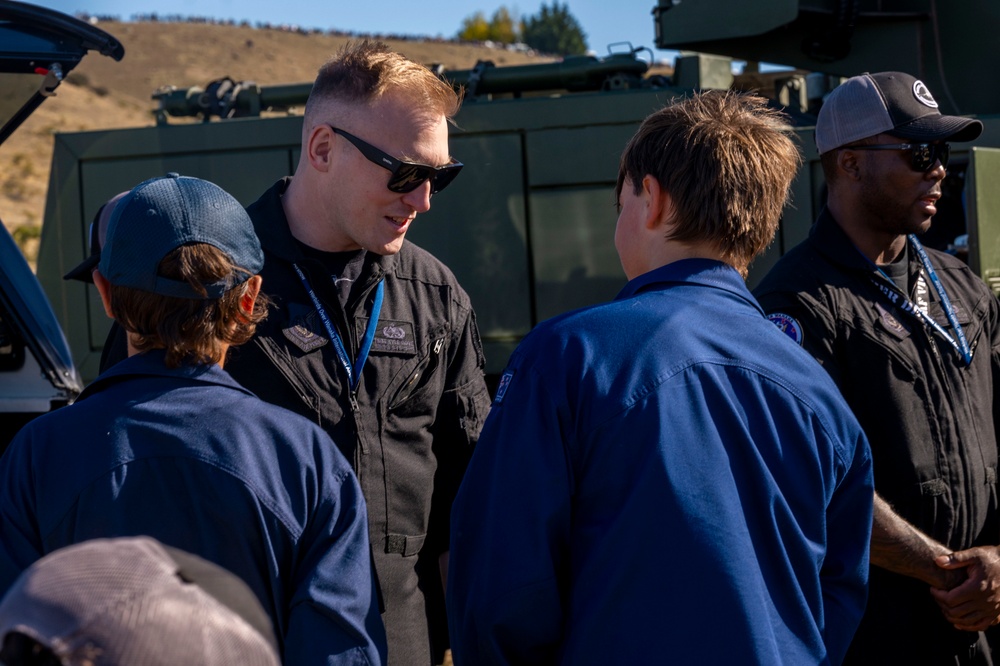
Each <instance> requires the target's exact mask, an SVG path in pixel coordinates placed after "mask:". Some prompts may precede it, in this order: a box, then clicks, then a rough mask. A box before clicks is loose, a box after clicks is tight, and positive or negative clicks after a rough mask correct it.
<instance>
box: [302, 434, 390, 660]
mask: <svg viewBox="0 0 1000 666" xmlns="http://www.w3.org/2000/svg"><path fill="white" fill-rule="evenodd" d="M320 446H321V447H329V448H328V450H329V451H330V452H335V451H336V448H335V447H334V445H333V443H332V442H329V441H327V442H326V443H325V444H321V445H320ZM337 467H338V469H337V471H335V472H333V471H330V468H329V467H328V466H327V467H321V468H320V472H319V473H320V475H321V477H320V478H319V479H318V485H319V489H318V491H317V492H319V493H320V497H319V502H318V507H317V510H316V512H315V514H314V516H313V519H312V520H310V521H309V525H308V527H307V530H306V533H305V534H303V537H302V540H301V543H303V544H305V545H306V546H305V549H304V551H303V552H302V553H301V554H300V562H299V563H298V566H297V568H296V573H295V586H294V591H293V593H292V594H293V598H292V601H291V605H290V606H291V607H290V611H289V618H288V631H287V632H286V635H285V654H284V663H286V664H327V665H331V666H332V665H333V664H350V665H352V666H353V665H354V664H369V665H374V664H384V663H386V638H385V628H384V627H383V625H382V618H381V616H380V615H379V610H378V600H377V596H376V593H375V583H374V578H373V576H372V566H371V553H370V549H369V548H370V547H369V543H368V513H367V510H366V508H365V501H364V497H363V496H362V494H361V487H360V485H359V484H358V481H357V478H356V477H355V476H354V474H353V473H352V472H351V471H350V469H349V468H348V466H347V463H346V461H343V464H342V465H338V466H337ZM324 470H326V478H322V474H323V473H324Z"/></svg>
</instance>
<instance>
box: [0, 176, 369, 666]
mask: <svg viewBox="0 0 1000 666" xmlns="http://www.w3.org/2000/svg"><path fill="white" fill-rule="evenodd" d="M263 263H264V254H263V252H262V250H261V247H260V243H259V241H258V240H257V236H256V234H255V232H254V229H253V223H252V222H251V221H250V217H249V216H248V215H247V213H246V211H245V210H244V209H243V207H242V206H241V205H240V204H239V202H238V201H236V199H234V198H233V197H232V196H230V195H229V194H228V193H226V192H225V191H223V190H222V189H221V188H219V187H218V186H216V185H213V184H212V183H209V182H207V181H204V180H199V179H197V178H187V177H183V176H178V175H177V174H170V175H168V176H167V177H164V178H154V179H151V180H148V181H145V182H143V183H141V184H139V185H137V186H136V187H135V188H133V189H132V190H131V191H130V192H129V193H128V194H127V195H126V196H125V197H123V198H122V199H121V200H120V201H119V202H118V203H117V205H116V206H115V207H114V212H113V213H112V215H111V218H110V220H109V222H108V228H107V242H106V243H105V245H104V247H103V248H101V253H100V260H99V262H98V265H97V270H96V271H94V273H93V278H94V284H95V285H96V287H97V289H98V291H99V292H100V295H101V299H102V301H103V304H104V308H105V310H106V312H107V313H108V315H109V316H111V317H113V318H114V319H115V321H116V322H117V323H118V324H119V325H120V326H121V328H122V329H124V330H125V331H126V332H127V336H128V357H127V358H125V359H123V360H121V361H119V362H118V363H117V364H115V365H114V366H113V367H112V368H110V369H109V370H107V371H106V372H104V373H102V374H101V375H100V376H99V377H98V378H97V379H96V380H94V382H93V383H91V384H90V385H89V386H88V387H87V388H86V390H84V392H83V393H82V394H81V395H80V397H79V398H78V399H77V401H76V402H75V403H74V404H72V405H70V406H69V407H66V408H64V409H60V410H57V411H55V412H51V413H50V414H48V415H46V417H45V418H38V419H36V420H34V421H32V422H31V423H29V424H28V425H27V426H25V428H24V429H22V430H21V432H20V433H18V435H17V437H16V438H15V439H14V441H13V442H12V443H11V445H10V447H9V448H8V450H7V452H6V453H5V455H4V456H3V458H2V459H0V594H2V593H4V592H5V591H7V589H8V588H9V587H10V586H11V585H12V584H13V583H14V580H15V579H16V578H17V576H18V575H19V574H20V573H21V572H22V571H23V570H24V569H26V568H27V567H28V566H30V565H31V564H32V563H33V562H34V561H36V560H38V559H39V558H41V557H43V556H44V555H46V554H48V553H50V552H52V551H53V550H56V549H58V548H60V547H63V546H67V545H69V544H73V543H78V542H80V541H84V540H87V539H93V538H101V537H113V536H130V535H141V534H145V535H149V536H152V537H154V538H156V539H158V540H160V541H162V542H163V543H164V544H167V545H170V546H173V547H176V548H181V549H183V550H185V551H188V552H191V553H194V554H196V555H199V556H201V557H203V558H205V559H207V560H210V561H212V562H215V563H216V564H219V565H221V566H223V567H225V568H226V569H229V570H230V571H232V572H233V573H235V574H236V575H238V576H240V577H241V578H242V579H244V580H245V581H246V582H247V584H248V585H249V586H250V588H251V589H252V590H253V591H254V593H255V594H256V595H257V597H258V599H259V600H260V602H261V604H262V605H263V606H264V608H265V610H266V611H267V612H268V614H269V615H270V617H271V620H272V622H273V623H274V627H275V629H276V634H277V639H278V642H279V646H280V651H281V654H282V657H283V660H284V662H285V663H288V664H347V663H350V664H354V663H367V664H379V663H383V662H384V661H385V653H386V644H385V631H384V628H383V626H382V621H381V618H380V616H379V608H378V602H377V597H376V593H375V586H374V581H373V578H372V572H371V554H370V550H369V544H368V530H367V511H366V506H365V501H364V498H363V496H362V494H361V488H360V486H359V484H358V481H357V479H356V477H355V476H354V473H353V472H352V471H351V467H350V465H349V463H348V462H347V460H346V459H345V458H344V456H343V455H342V454H341V453H340V451H339V450H338V448H337V447H336V445H335V444H334V443H333V442H332V441H331V440H330V438H329V436H328V435H327V434H326V433H325V432H324V431H323V430H321V429H320V428H319V427H318V426H317V425H316V424H315V423H312V422H310V421H309V420H308V419H306V418H304V417H301V416H298V415H296V414H294V413H292V412H290V411H287V410H285V409H283V408H280V407H277V406H275V405H271V404H269V403H265V402H263V401H262V400H260V399H259V398H257V397H256V396H255V395H253V394H252V393H251V392H250V391H248V390H247V389H244V388H243V387H241V386H240V385H239V384H237V383H236V381H235V380H234V379H233V378H232V377H230V376H229V374H228V373H226V372H225V371H224V370H223V368H222V366H223V364H224V363H225V360H226V356H227V353H228V350H229V348H230V347H231V346H233V345H239V344H241V343H243V342H245V341H246V340H248V339H249V338H250V337H251V336H252V335H253V333H254V329H255V327H256V325H257V323H258V322H260V321H261V320H262V319H263V318H264V316H265V315H266V313H267V307H266V302H265V300H264V299H262V298H260V296H259V294H260V286H261V277H260V276H259V275H258V272H259V271H260V270H261V268H262V266H263ZM50 417H51V418H50ZM181 661H184V660H181Z"/></svg>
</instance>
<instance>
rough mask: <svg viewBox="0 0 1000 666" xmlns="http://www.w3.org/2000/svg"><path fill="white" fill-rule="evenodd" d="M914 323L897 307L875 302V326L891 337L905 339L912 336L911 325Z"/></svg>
mask: <svg viewBox="0 0 1000 666" xmlns="http://www.w3.org/2000/svg"><path fill="white" fill-rule="evenodd" d="M912 325H913V323H912V321H909V320H908V319H907V318H906V317H905V316H904V315H903V313H902V312H900V311H899V310H898V309H896V308H892V309H891V310H890V309H889V308H886V307H885V306H884V305H882V304H881V303H875V321H874V326H875V328H876V329H877V330H880V331H883V332H884V333H886V334H888V335H889V336H890V337H891V338H893V339H896V340H905V339H906V338H908V337H910V333H911V331H910V327H911V326H912Z"/></svg>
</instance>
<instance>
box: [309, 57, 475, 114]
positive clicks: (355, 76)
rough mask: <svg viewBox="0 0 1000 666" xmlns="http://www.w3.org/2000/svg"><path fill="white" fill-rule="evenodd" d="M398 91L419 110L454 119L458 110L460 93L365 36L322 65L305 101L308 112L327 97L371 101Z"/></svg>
mask: <svg viewBox="0 0 1000 666" xmlns="http://www.w3.org/2000/svg"><path fill="white" fill-rule="evenodd" d="M392 92H399V93H402V94H403V95H405V96H406V98H407V99H408V100H410V101H411V102H412V103H413V104H414V105H415V108H416V109H417V110H419V111H425V112H432V113H436V114H441V115H443V116H444V117H445V118H448V119H451V118H453V117H454V116H455V114H456V113H458V109H459V107H460V106H461V96H460V94H459V93H457V92H455V90H454V88H452V86H451V85H450V84H449V83H447V82H446V81H444V80H443V79H441V78H440V77H438V76H437V75H436V74H434V72H432V71H431V70H430V69H428V68H427V67H425V66H424V65H420V64H418V63H415V62H413V61H412V60H409V59H407V58H406V57H404V56H403V55H401V54H399V53H396V52H395V51H393V50H392V49H390V48H389V46H388V45H387V44H385V43H383V42H379V41H374V40H370V39H365V40H362V41H360V42H348V43H347V44H346V45H345V46H343V47H342V48H341V49H340V50H339V51H338V52H337V54H336V55H335V56H334V57H333V58H331V59H330V60H328V61H327V62H326V63H324V64H323V66H322V67H320V69H319V74H318V75H317V77H316V81H315V82H314V83H313V87H312V91H311V92H310V94H309V99H308V101H307V102H306V108H305V115H306V117H307V118H309V117H311V116H312V115H313V112H314V111H315V109H316V108H317V107H319V106H322V105H323V103H325V102H327V101H334V100H336V101H342V102H348V103H355V104H371V103H373V102H376V101H378V100H379V99H380V98H381V97H383V96H384V95H385V94H386V93H392Z"/></svg>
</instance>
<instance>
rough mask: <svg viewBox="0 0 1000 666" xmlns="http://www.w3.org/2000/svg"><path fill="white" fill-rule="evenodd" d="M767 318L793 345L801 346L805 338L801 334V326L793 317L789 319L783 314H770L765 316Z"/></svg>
mask: <svg viewBox="0 0 1000 666" xmlns="http://www.w3.org/2000/svg"><path fill="white" fill-rule="evenodd" d="M767 318H768V319H769V320H770V321H771V323H772V324H774V325H775V326H777V327H778V329H779V330H780V331H781V332H782V333H784V334H785V335H787V336H788V337H790V338H791V339H792V340H794V341H795V344H797V345H798V346H800V347H801V346H802V339H803V338H804V337H805V336H804V334H803V332H802V324H800V323H799V322H798V321H797V320H796V319H795V318H794V317H790V316H788V315H786V314H785V313H783V312H772V313H771V314H769V315H767Z"/></svg>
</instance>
